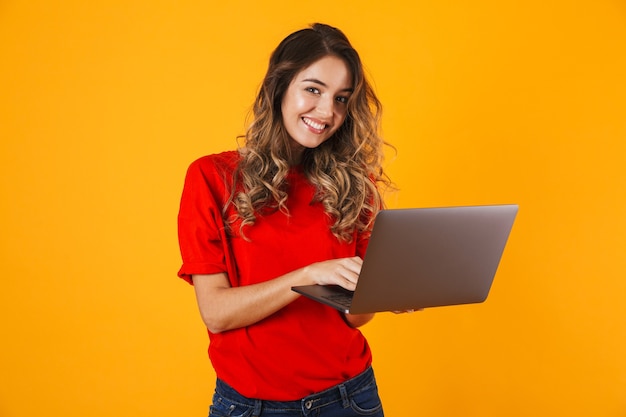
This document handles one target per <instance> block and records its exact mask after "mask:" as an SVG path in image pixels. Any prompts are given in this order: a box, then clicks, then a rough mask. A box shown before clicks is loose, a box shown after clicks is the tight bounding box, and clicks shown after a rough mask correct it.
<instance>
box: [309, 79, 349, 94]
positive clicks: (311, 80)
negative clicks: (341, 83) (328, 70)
mask: <svg viewBox="0 0 626 417" xmlns="http://www.w3.org/2000/svg"><path fill="white" fill-rule="evenodd" d="M302 82H309V83H314V84H318V85H321V86H322V87H326V88H328V86H327V85H326V83H325V82H323V81H320V80H318V79H317V78H305V79H304V80H302ZM340 91H345V92H350V93H352V92H354V88H352V87H348V88H344V89H342V90H340Z"/></svg>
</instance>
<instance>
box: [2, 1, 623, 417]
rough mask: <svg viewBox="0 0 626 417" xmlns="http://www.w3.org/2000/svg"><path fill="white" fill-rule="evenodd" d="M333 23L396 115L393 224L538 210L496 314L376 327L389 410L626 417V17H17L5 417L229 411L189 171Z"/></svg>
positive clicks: (495, 295) (605, 4) (6, 86)
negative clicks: (286, 59)
mask: <svg viewBox="0 0 626 417" xmlns="http://www.w3.org/2000/svg"><path fill="white" fill-rule="evenodd" d="M212 3H215V4H212ZM263 3H264V4H263ZM318 20H319V21H324V22H328V23H330V24H333V25H337V26H339V27H341V28H343V29H344V30H345V31H346V33H347V34H348V35H349V36H350V37H351V39H352V40H353V43H354V44H355V46H356V47H357V49H359V50H360V52H361V54H362V57H363V59H364V61H365V62H366V64H367V67H368V69H369V72H370V73H371V75H372V77H373V80H374V82H375V85H376V88H377V91H378V93H379V95H380V98H381V99H382V101H383V102H384V104H385V105H386V107H385V119H384V121H385V123H384V132H385V134H386V137H387V138H388V140H389V141H390V142H392V143H393V144H394V145H395V146H396V147H397V148H398V157H397V158H395V160H393V161H391V160H390V161H389V167H388V169H389V172H390V174H391V175H392V176H393V178H394V179H395V180H396V182H397V184H398V185H399V186H400V188H401V191H400V192H399V193H398V195H396V196H395V197H393V198H391V199H390V200H389V203H390V206H392V207H409V206H440V205H457V204H458V205H461V204H487V203H518V204H519V205H520V213H519V217H518V221H517V223H516V224H515V228H514V231H513V234H512V236H511V240H510V245H509V246H508V248H507V250H506V252H505V256H504V259H503V262H502V265H501V269H500V270H499V273H498V275H497V277H496V281H495V283H494V287H493V290H492V293H491V295H490V298H489V299H488V301H487V302H486V303H485V304H481V305H476V306H464V307H450V308H442V309H431V310H427V311H425V312H422V313H416V314H413V315H404V316H395V315H392V314H381V315H379V317H378V318H377V319H376V320H375V321H374V322H373V323H371V324H370V325H368V326H366V327H365V328H364V331H365V332H366V334H367V335H368V337H369V340H370V342H371V344H372V346H373V349H374V354H375V366H376V371H377V374H378V379H379V384H380V389H381V394H382V396H383V399H384V401H385V405H386V409H387V415H389V416H391V417H399V416H413V415H415V416H417V415H428V416H456V415H462V416H468V417H469V416H481V417H483V416H494V417H495V416H529V415H533V416H580V417H583V416H585V417H586V416H615V417H617V416H621V417H623V416H625V415H626V354H624V352H626V303H625V302H624V298H625V296H626V284H625V282H626V280H625V279H624V277H625V276H626V256H625V252H626V243H625V240H626V193H625V192H624V184H626V169H625V167H624V165H625V163H626V145H625V143H626V81H625V80H626V4H625V3H624V2H623V1H621V0H613V1H610V0H595V1H586V2H576V1H574V2H572V1H566V0H552V1H545V0H529V1H524V2H522V1H519V2H518V1H513V2H506V1H500V0H499V1H496V0H479V1H472V2H470V1H467V2H462V1H456V2H449V1H447V2H440V1H428V0H416V1H406V2H403V3H399V2H393V1H392V2H380V4H379V3H378V2H373V1H364V0H347V1H337V0H332V1H331V0H319V1H316V2H312V3H306V2H305V3H302V2H284V1H282V0H275V1H268V2H262V1H250V2H243V1H220V2H217V1H211V0H209V1H192V0H189V1H178V2H165V1H146V0H124V1H122V0H119V1H108V2H107V1H100V2H88V1H82V0H74V1H70V0H66V1H54V2H52V1H43V0H30V1H17V0H13V1H12V0H5V1H2V2H1V3H0V140H1V142H0V143H1V145H0V146H1V147H0V149H1V153H0V186H1V193H2V199H1V200H0V213H1V217H0V218H1V220H0V229H1V239H0V244H1V252H0V256H1V259H0V276H1V277H2V286H1V288H0V315H1V317H2V326H1V329H2V330H1V334H2V336H1V337H2V343H1V344H0V370H1V375H2V376H1V377H0V415H1V416H3V417H18V416H19V417H21V416H29V417H30V416H34V415H49V416H65V417H71V416H83V415H90V416H94V417H97V416H111V415H112V416H129V417H130V416H133V417H136V416H151V417H157V416H164V417H165V416H201V415H206V407H207V404H208V401H209V396H210V391H211V389H212V386H213V383H214V381H213V379H214V375H213V373H212V370H211V368H210V365H209V363H208V359H207V358H206V356H205V349H206V335H205V333H204V329H203V327H202V324H201V322H200V319H199V316H198V314H197V312H196V306H195V301H194V297H193V291H192V289H191V288H190V287H188V286H187V285H186V284H184V283H183V282H182V281H180V280H178V279H177V278H176V277H175V273H176V271H177V269H178V266H179V262H180V261H179V254H178V247H177V242H176V228H175V218H176V213H177V205H178V198H179V195H180V190H181V186H182V180H183V175H184V171H185V169H186V167H187V165H188V163H189V162H191V160H193V159H194V158H196V157H198V156H200V155H203V154H206V153H211V152H215V151H220V150H224V149H230V148H233V147H234V146H235V136H236V135H237V134H239V133H241V132H242V131H243V128H244V117H245V115H246V112H247V110H248V107H249V105H250V104H251V102H252V99H253V97H254V94H255V91H256V88H257V85H258V83H259V81H260V79H261V77H262V75H263V73H264V71H265V67H266V61H267V58H268V55H269V53H270V51H271V50H272V49H273V48H274V46H275V45H276V44H277V43H278V41H280V39H282V37H283V36H285V35H286V34H287V33H289V32H291V31H292V30H295V29H298V28H300V27H302V26H304V25H305V24H307V23H310V22H313V21H318Z"/></svg>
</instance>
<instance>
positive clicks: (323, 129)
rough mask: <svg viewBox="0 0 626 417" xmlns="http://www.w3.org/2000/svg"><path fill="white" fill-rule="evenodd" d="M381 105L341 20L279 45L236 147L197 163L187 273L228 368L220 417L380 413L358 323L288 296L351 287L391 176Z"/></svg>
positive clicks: (182, 234)
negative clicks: (385, 161)
mask: <svg viewBox="0 0 626 417" xmlns="http://www.w3.org/2000/svg"><path fill="white" fill-rule="evenodd" d="M380 109H381V106H380V103H379V101H378V99H377V98H376V96H375V94H374V92H373V90H372V88H371V86H370V85H369V83H368V82H367V80H366V79H365V76H364V71H363V67H362V64H361V61H360V58H359V55H358V54H357V52H356V51H355V50H354V49H353V48H352V46H351V45H350V43H349V41H348V39H347V38H346V36H345V35H344V34H343V33H342V32H341V31H340V30H338V29H336V28H333V27H330V26H327V25H323V24H314V25H312V26H311V27H310V28H307V29H303V30H300V31H297V32H295V33H293V34H291V35H289V36H288V37H287V38H285V39H284V40H283V41H282V42H281V43H280V44H279V45H278V47H277V48H276V50H275V51H274V52H273V54H272V56H271V58H270V63H269V68H268V70H267V74H266V76H265V79H264V80H263V84H262V86H261V88H260V91H259V94H258V96H257V98H256V101H255V103H254V108H253V116H254V119H253V121H252V124H251V126H250V127H249V129H248V131H247V133H246V135H245V143H244V146H243V147H242V148H241V149H239V150H237V151H230V152H224V153H221V154H216V155H209V156H206V157H203V158H200V159H199V160H197V161H195V162H194V163H192V164H191V166H190V167H189V170H188V172H187V177H186V180H185V186H184V190H183V194H182V199H181V205H180V213H179V217H178V222H179V242H180V247H181V253H182V258H183V266H182V268H181V269H180V271H179V276H180V277H181V278H183V279H185V280H186V281H188V282H189V283H192V284H193V285H194V288H195V293H196V298H197V302H198V306H199V310H200V314H201V316H202V319H203V321H204V323H205V324H206V326H207V328H208V332H209V337H210V344H209V356H210V358H211V361H212V364H213V367H214V369H215V372H216V374H217V378H218V379H217V383H216V391H215V395H214V397H213V405H212V406H211V409H210V414H209V415H210V416H264V417H270V416H282V417H288V416H302V415H307V416H308V415H314V416H317V415H321V416H359V415H368V416H382V415H383V411H382V406H381V403H380V399H379V397H378V391H377V387H376V381H375V379H374V374H373V371H372V368H371V362H372V356H371V352H370V348H369V346H368V344H367V341H366V340H365V338H364V336H363V334H362V333H361V332H360V331H359V330H358V327H359V326H362V325H363V324H365V323H367V322H368V321H370V320H371V319H372V318H373V316H374V315H373V314H368V315H343V314H341V313H339V312H338V311H336V310H334V309H332V308H330V307H326V306H324V305H322V304H320V303H317V302H315V301H311V300H308V299H305V298H304V297H300V296H299V295H298V294H296V293H295V292H293V291H291V287H292V286H295V285H306V284H322V285H326V284H334V285H340V286H342V287H344V288H347V289H350V290H353V289H354V287H355V284H356V282H357V279H358V275H359V272H360V269H361V264H362V260H361V258H362V257H363V255H364V254H365V249H366V247H367V243H368V239H369V232H370V230H371V226H372V221H373V219H374V216H375V215H376V213H377V212H378V210H379V209H380V208H381V207H382V205H383V201H382V197H381V193H380V192H379V185H387V181H386V179H385V178H386V177H385V176H384V174H383V170H382V168H381V161H382V146H383V144H384V142H383V140H382V139H381V138H380V136H379V135H378V131H379V126H378V123H379V115H380Z"/></svg>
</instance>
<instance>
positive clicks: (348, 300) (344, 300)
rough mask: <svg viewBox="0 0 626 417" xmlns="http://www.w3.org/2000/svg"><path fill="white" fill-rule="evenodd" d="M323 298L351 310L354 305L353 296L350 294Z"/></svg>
mask: <svg viewBox="0 0 626 417" xmlns="http://www.w3.org/2000/svg"><path fill="white" fill-rule="evenodd" d="M322 298H325V299H327V300H329V301H333V302H335V303H337V304H340V305H342V306H344V307H346V308H350V305H351V304H352V294H348V293H345V294H344V293H342V294H331V295H326V296H322Z"/></svg>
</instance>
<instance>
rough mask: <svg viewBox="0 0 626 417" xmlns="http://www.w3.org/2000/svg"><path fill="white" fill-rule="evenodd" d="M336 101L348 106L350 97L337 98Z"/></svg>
mask: <svg viewBox="0 0 626 417" xmlns="http://www.w3.org/2000/svg"><path fill="white" fill-rule="evenodd" d="M336 100H337V101H338V102H339V103H341V104H346V103H347V102H348V97H337V99H336Z"/></svg>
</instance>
